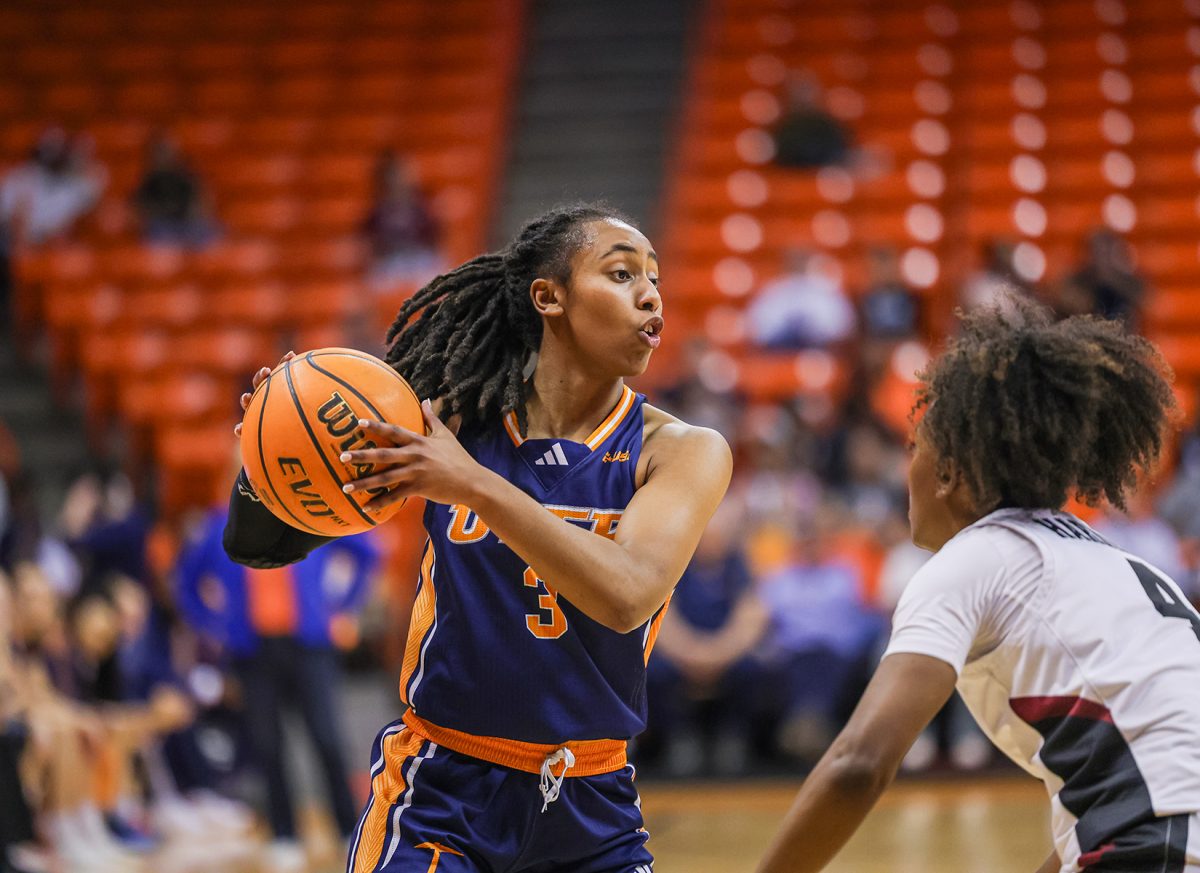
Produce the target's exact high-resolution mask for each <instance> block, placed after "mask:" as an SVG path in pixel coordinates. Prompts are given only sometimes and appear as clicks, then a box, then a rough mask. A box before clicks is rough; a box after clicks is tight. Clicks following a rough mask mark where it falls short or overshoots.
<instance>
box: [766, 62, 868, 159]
mask: <svg viewBox="0 0 1200 873" xmlns="http://www.w3.org/2000/svg"><path fill="white" fill-rule="evenodd" d="M787 100H788V103H787V106H786V107H785V108H784V110H783V120H782V121H780V122H779V125H778V126H777V127H776V128H775V162H776V163H777V164H779V165H780V166H781V167H795V168H798V169H815V168H817V167H825V166H829V165H831V164H846V163H847V162H848V161H849V160H850V158H851V151H852V147H853V144H854V137H853V134H852V133H851V132H850V130H849V129H848V128H847V127H846V126H845V125H844V124H843V123H842V122H841V121H839V120H838V119H837V118H835V117H834V116H833V115H832V114H831V113H830V112H829V110H828V109H826V108H825V106H824V105H823V103H822V91H821V83H820V81H819V80H818V79H817V77H816V76H815V75H814V74H813V73H811V72H810V71H808V70H796V71H793V72H792V73H791V75H790V76H789V77H788V86H787Z"/></svg>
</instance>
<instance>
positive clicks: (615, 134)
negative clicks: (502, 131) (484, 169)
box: [498, 0, 697, 241]
mask: <svg viewBox="0 0 1200 873" xmlns="http://www.w3.org/2000/svg"><path fill="white" fill-rule="evenodd" d="M696 8H697V2H696V0H659V2H655V3H650V4H646V3H641V2H638V0H613V2H609V3H603V4H600V3H594V2H591V0H538V2H535V3H534V4H533V8H532V9H531V14H530V28H529V34H528V45H529V49H528V56H527V57H526V61H525V68H524V71H523V74H522V82H521V87H520V91H519V92H518V95H517V105H516V118H515V124H514V131H515V136H514V139H513V144H512V151H511V154H510V156H509V168H508V175H507V180H506V190H505V193H504V197H503V201H502V209H501V213H500V216H499V218H500V221H499V227H498V236H499V237H500V240H498V241H502V240H507V239H508V238H510V237H511V236H512V234H514V233H515V232H516V231H517V230H518V229H519V228H520V226H521V225H522V224H523V223H524V222H525V221H527V220H528V219H529V218H531V217H532V216H534V215H536V214H537V213H538V212H540V211H541V210H543V209H545V208H547V207H549V206H552V205H554V204H555V203H557V202H560V201H563V200H575V199H584V200H590V199H601V198H602V199H604V200H607V201H608V202H609V203H611V204H613V205H614V206H616V207H618V208H620V209H623V210H625V211H626V212H628V213H629V214H630V215H631V217H633V218H634V219H635V220H637V221H640V222H642V224H643V225H644V226H645V227H646V228H647V229H648V230H649V231H650V232H653V229H654V227H655V226H656V225H657V223H658V219H659V211H660V209H659V198H660V194H661V185H662V178H663V176H664V172H663V166H662V164H663V158H664V155H665V153H666V146H667V141H668V138H669V136H670V134H671V133H672V131H673V129H674V119H675V116H676V114H677V111H678V107H679V105H680V88H681V86H682V81H683V70H684V64H685V62H686V50H685V43H686V38H687V35H688V31H689V28H690V26H691V24H692V22H693V21H694V20H695V15H694V14H693V13H694V11H695V10H696Z"/></svg>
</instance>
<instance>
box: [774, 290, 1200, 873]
mask: <svg viewBox="0 0 1200 873" xmlns="http://www.w3.org/2000/svg"><path fill="white" fill-rule="evenodd" d="M1169 378H1170V376H1169V370H1168V369H1167V367H1166V365H1165V364H1164V363H1163V361H1162V359H1161V357H1160V356H1159V355H1158V353H1157V351H1155V349H1154V348H1153V346H1151V345H1150V344H1149V343H1148V342H1146V341H1145V340H1143V339H1140V338H1138V337H1135V336H1132V335H1130V334H1128V333H1126V332H1125V331H1124V329H1123V328H1121V327H1120V326H1118V325H1117V324H1115V323H1112V322H1104V321H1100V320H1098V319H1092V318H1072V319H1067V320H1066V321H1063V322H1058V323H1053V322H1052V321H1051V320H1050V318H1049V316H1048V314H1047V313H1045V312H1043V311H1042V310H1040V309H1038V308H1035V307H1033V306H1032V305H1030V304H1025V303H1020V302H1016V301H1012V300H1010V301H1008V302H1007V305H1006V306H1005V308H1004V309H1003V310H1000V309H997V310H993V311H989V312H985V313H981V314H978V315H974V316H971V317H969V318H968V319H966V320H965V322H964V331H963V334H962V335H961V336H960V337H959V338H958V339H957V340H955V341H954V342H953V343H952V344H951V345H950V347H949V348H948V350H947V351H946V353H945V354H944V355H943V356H942V357H941V358H939V359H938V360H937V361H935V362H934V363H933V364H932V365H931V367H930V369H929V370H928V371H927V372H926V373H924V374H923V375H922V381H923V388H922V394H921V396H920V399H919V401H918V409H919V410H921V411H923V412H924V413H925V415H924V418H923V419H922V421H921V423H920V424H919V425H918V427H917V430H916V439H915V445H914V453H913V459H912V466H911V469H910V473H909V490H910V507H909V519H910V522H911V525H912V531H913V541H914V542H916V543H917V544H918V545H920V546H923V547H925V548H929V549H930V550H932V551H935V552H937V554H936V555H935V556H934V557H933V558H932V559H931V560H930V561H929V562H928V563H926V564H925V566H924V567H923V568H922V569H921V570H920V571H918V573H917V575H916V576H915V577H914V578H913V580H912V582H911V583H910V584H909V586H908V588H907V589H906V590H905V592H904V594H903V596H902V597H901V599H900V604H899V606H898V608H897V610H896V616H895V620H894V626H893V631H892V639H891V642H890V644H889V646H888V649H887V652H886V653H885V655H884V658H883V661H882V663H881V664H880V666H879V669H878V670H877V672H876V674H875V677H874V679H872V682H871V685H870V687H869V688H868V689H867V691H866V693H865V694H864V695H863V699H862V701H861V702H860V704H859V706H858V708H857V709H856V711H855V713H854V716H853V717H852V718H851V720H850V722H849V724H848V725H847V726H846V728H845V730H844V731H843V732H842V734H841V735H840V736H839V737H838V739H837V740H836V741H835V742H834V744H833V746H832V747H831V748H830V750H829V751H828V752H827V753H826V755H825V757H824V758H823V759H822V760H821V762H820V763H819V764H818V766H817V768H816V769H815V770H814V771H813V773H812V775H811V776H810V777H809V779H808V780H807V781H806V782H805V784H804V787H803V789H802V790H801V792H800V794H799V796H798V797H797V800H796V803H795V805H794V806H793V809H792V812H791V813H790V815H789V818H788V821H787V822H786V823H785V826H784V829H783V831H782V832H781V834H780V836H779V837H778V838H777V839H776V842H775V844H774V845H773V846H772V848H771V849H770V851H769V853H768V856H767V858H766V860H765V861H764V863H763V866H762V867H761V868H760V869H761V870H762V871H763V873H782V871H789V873H799V871H815V870H820V869H821V868H822V867H823V866H824V865H825V863H826V862H827V861H828V860H829V859H830V858H831V857H832V856H833V855H834V854H835V853H836V852H837V851H838V850H839V849H840V848H841V846H842V845H843V844H844V843H845V842H846V840H847V839H848V838H849V837H850V835H851V834H852V833H853V832H854V830H855V829H856V828H857V827H858V825H859V824H860V823H861V821H862V819H863V818H864V817H865V815H866V813H867V812H868V811H869V809H870V808H871V806H872V805H873V804H874V802H875V800H876V798H877V797H878V796H879V794H881V793H882V792H883V790H884V789H885V788H886V786H887V785H888V784H889V783H890V781H891V779H892V778H893V776H894V775H895V772H896V769H897V767H898V766H899V763H900V761H901V760H902V759H903V757H904V754H905V752H907V750H908V748H909V746H910V745H911V744H912V742H913V740H914V739H915V738H916V737H917V735H918V734H919V733H920V731H921V730H922V729H923V728H924V727H925V725H926V724H928V722H929V721H930V720H931V719H932V718H933V716H934V715H936V713H937V711H938V710H939V709H940V708H941V706H942V704H943V703H944V702H945V701H946V699H947V698H948V697H949V695H950V694H951V692H952V690H953V689H954V687H955V685H957V687H958V690H959V692H960V693H961V694H962V696H963V699H964V700H965V701H966V703H967V706H968V707H969V708H970V710H971V712H972V714H973V715H974V716H975V718H976V720H977V721H978V722H979V724H980V726H981V727H982V728H983V729H984V731H985V732H986V733H987V734H988V736H989V737H990V738H991V739H992V741H993V742H994V743H995V744H996V745H997V746H998V747H999V748H1000V749H1001V750H1002V751H1004V752H1005V754H1007V755H1008V756H1009V757H1010V758H1012V759H1013V760H1014V761H1015V762H1016V763H1017V764H1019V765H1020V766H1021V767H1023V768H1024V769H1025V770H1026V771H1027V772H1029V773H1030V774H1032V775H1034V776H1036V777H1038V778H1039V779H1041V780H1042V781H1043V783H1044V784H1045V785H1046V789H1047V792H1048V793H1049V795H1050V809H1051V819H1052V832H1053V837H1054V851H1053V852H1052V853H1051V854H1050V857H1049V858H1048V859H1047V861H1046V863H1045V864H1044V865H1043V866H1042V867H1041V869H1040V870H1039V871H1038V873H1058V871H1062V873H1075V871H1090V873H1099V871H1121V873H1142V871H1145V873H1151V871H1153V873H1200V614H1197V612H1196V611H1195V610H1194V609H1193V608H1192V606H1191V605H1190V604H1189V603H1188V602H1187V599H1186V598H1185V597H1184V595H1183V593H1182V592H1181V591H1180V589H1179V588H1178V586H1177V585H1176V584H1175V582H1174V581H1173V580H1171V579H1170V578H1168V577H1167V576H1166V575H1165V574H1163V573H1162V572H1160V571H1159V570H1157V569H1156V568H1154V567H1151V566H1150V565H1148V564H1147V563H1145V562H1144V561H1142V560H1140V559H1139V558H1138V557H1137V556H1135V555H1130V554H1128V553H1127V552H1124V551H1122V550H1120V549H1117V548H1115V547H1114V546H1112V545H1110V544H1109V543H1107V542H1106V541H1105V540H1104V539H1103V538H1102V537H1101V536H1100V535H1099V534H1097V533H1096V532H1095V531H1093V530H1092V529H1091V528H1090V527H1088V525H1086V524H1085V523H1084V522H1083V521H1081V520H1080V519H1078V518H1076V517H1075V516H1074V515H1071V514H1070V513H1067V512H1065V511H1062V509H1061V507H1062V505H1063V504H1064V503H1065V502H1066V499H1067V496H1068V495H1069V494H1071V493H1076V494H1078V495H1079V496H1080V497H1081V498H1083V499H1084V500H1086V501H1089V502H1093V503H1094V502H1097V501H1099V500H1100V499H1105V498H1106V499H1108V500H1109V501H1111V502H1112V503H1114V504H1116V505H1118V506H1121V505H1123V499H1124V495H1125V494H1126V493H1127V491H1128V490H1129V489H1130V488H1131V487H1132V486H1133V484H1134V483H1135V482H1136V480H1137V476H1138V473H1139V471H1143V470H1145V469H1146V468H1148V467H1149V466H1151V465H1152V464H1153V463H1154V461H1155V460H1156V459H1157V457H1158V454H1159V452H1160V450H1161V447H1162V443H1163V435H1164V431H1165V428H1166V425H1167V423H1168V422H1169V420H1170V418H1171V416H1172V414H1173V411H1174V405H1173V398H1172V395H1171V389H1170V385H1169ZM987 860H993V859H987Z"/></svg>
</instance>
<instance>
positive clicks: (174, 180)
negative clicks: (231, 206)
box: [133, 134, 217, 246]
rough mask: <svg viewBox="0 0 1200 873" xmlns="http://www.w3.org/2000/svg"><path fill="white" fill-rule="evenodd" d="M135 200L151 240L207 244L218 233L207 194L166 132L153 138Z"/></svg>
mask: <svg viewBox="0 0 1200 873" xmlns="http://www.w3.org/2000/svg"><path fill="white" fill-rule="evenodd" d="M133 200H134V206H135V207H136V208H137V211H138V217H139V219H140V220H141V224H142V236H143V237H145V239H146V241H147V242H150V243H172V244H176V245H183V246H203V245H205V244H207V243H210V242H212V240H213V239H214V237H215V236H216V234H217V229H216V225H215V223H214V222H213V219H212V210H211V207H210V204H209V202H208V197H207V193H206V192H205V190H204V188H203V186H202V185H201V184H200V180H199V178H197V176H196V174H195V173H194V172H192V170H191V168H190V167H189V166H188V165H187V163H186V162H185V161H184V159H183V156H182V155H181V154H180V153H179V148H178V147H177V146H176V144H175V143H174V141H172V140H171V139H170V138H169V137H167V136H166V135H165V134H159V135H157V136H155V137H154V139H152V140H151V141H150V145H149V147H148V148H147V154H146V173H145V175H144V176H142V181H141V182H140V183H139V184H138V187H137V191H135V192H134V195H133Z"/></svg>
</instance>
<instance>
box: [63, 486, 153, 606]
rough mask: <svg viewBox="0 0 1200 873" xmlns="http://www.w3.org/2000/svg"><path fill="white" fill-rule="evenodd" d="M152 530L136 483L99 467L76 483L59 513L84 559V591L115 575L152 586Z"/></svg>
mask: <svg viewBox="0 0 1200 873" xmlns="http://www.w3.org/2000/svg"><path fill="white" fill-rule="evenodd" d="M150 526H151V521H150V516H149V513H148V511H147V510H146V509H145V508H144V507H143V506H141V505H140V504H139V503H138V500H137V495H136V494H135V493H134V488H133V482H132V481H130V479H129V477H128V476H127V475H126V474H125V473H124V472H123V471H122V470H120V469H116V468H114V467H111V466H109V465H106V464H98V465H94V466H93V467H92V468H91V469H89V470H87V471H85V472H84V473H82V474H80V475H79V476H78V477H76V478H75V480H74V481H73V482H72V483H71V484H70V486H69V487H68V489H67V494H66V497H65V498H64V500H63V506H62V510H61V512H60V513H59V527H60V529H61V531H62V533H63V536H64V538H65V539H66V540H67V542H68V543H70V544H71V546H72V548H73V549H74V550H75V552H76V554H77V555H78V556H79V558H80V563H81V564H82V566H83V573H84V584H85V585H86V584H87V583H88V581H89V580H91V579H99V578H103V577H104V576H106V575H108V574H109V573H113V572H115V573H120V574H123V575H125V576H128V577H129V578H131V579H134V580H136V581H138V582H140V583H142V584H143V585H145V584H147V583H148V582H149V571H148V570H147V567H146V539H147V537H148V536H149V533H150Z"/></svg>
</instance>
